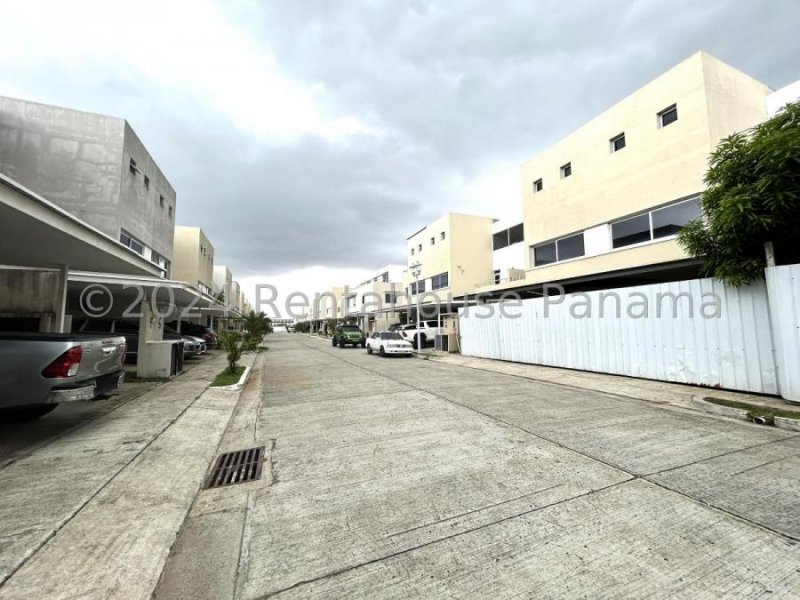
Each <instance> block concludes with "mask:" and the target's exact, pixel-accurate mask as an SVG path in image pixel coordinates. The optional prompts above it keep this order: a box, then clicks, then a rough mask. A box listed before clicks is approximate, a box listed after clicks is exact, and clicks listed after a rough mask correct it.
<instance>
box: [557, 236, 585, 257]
mask: <svg viewBox="0 0 800 600" xmlns="http://www.w3.org/2000/svg"><path fill="white" fill-rule="evenodd" d="M557 243H558V260H560V261H561V260H568V259H570V258H577V257H578V256H583V255H584V254H585V251H584V248H583V234H582V233H579V234H578V235H572V236H570V237H568V238H564V239H561V240H558V242H557Z"/></svg>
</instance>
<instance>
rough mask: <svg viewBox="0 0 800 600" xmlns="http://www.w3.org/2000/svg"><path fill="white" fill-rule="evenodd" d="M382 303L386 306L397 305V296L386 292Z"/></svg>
mask: <svg viewBox="0 0 800 600" xmlns="http://www.w3.org/2000/svg"><path fill="white" fill-rule="evenodd" d="M383 301H384V302H385V303H386V304H396V303H397V294H393V293H391V292H386V293H385V294H384V297H383Z"/></svg>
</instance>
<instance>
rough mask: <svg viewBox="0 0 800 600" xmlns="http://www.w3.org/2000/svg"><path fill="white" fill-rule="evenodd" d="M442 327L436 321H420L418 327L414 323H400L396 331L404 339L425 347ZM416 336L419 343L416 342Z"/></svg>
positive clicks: (434, 338)
mask: <svg viewBox="0 0 800 600" xmlns="http://www.w3.org/2000/svg"><path fill="white" fill-rule="evenodd" d="M442 331H443V328H441V327H439V322H438V321H420V323H419V327H417V324H416V323H408V324H406V325H401V326H400V327H399V328H398V329H397V332H398V333H399V334H400V335H401V336H403V339H404V340H408V341H409V342H411V343H412V344H413V346H414V348H417V347H418V346H420V345H421V346H422V347H425V346H427V345H428V344H433V343H434V341H435V340H436V335H438V334H440V333H442ZM418 338H419V340H421V342H422V343H421V344H419V343H418Z"/></svg>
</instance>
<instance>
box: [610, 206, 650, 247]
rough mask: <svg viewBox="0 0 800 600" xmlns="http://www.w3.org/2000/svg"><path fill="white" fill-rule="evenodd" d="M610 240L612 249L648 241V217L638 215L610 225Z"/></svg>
mask: <svg viewBox="0 0 800 600" xmlns="http://www.w3.org/2000/svg"><path fill="white" fill-rule="evenodd" d="M611 239H612V240H613V242H614V248H620V247H622V246H630V245H631V244H639V243H641V242H648V241H650V217H649V215H646V214H644V215H639V216H638V217H633V218H631V219H625V220H624V221H618V222H617V223H612V224H611Z"/></svg>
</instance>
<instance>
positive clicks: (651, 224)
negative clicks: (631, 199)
mask: <svg viewBox="0 0 800 600" xmlns="http://www.w3.org/2000/svg"><path fill="white" fill-rule="evenodd" d="M700 216H701V214H700V199H699V198H691V199H689V200H684V201H682V202H677V203H675V204H671V205H669V206H665V207H663V208H656V209H655V210H651V211H650V212H648V213H645V214H643V215H637V216H635V217H630V218H628V219H622V220H621V221H617V222H616V223H612V224H611V240H612V245H613V247H614V248H621V247H624V246H631V245H633V244H641V243H642V242H649V241H650V240H655V239H659V238H663V237H668V236H671V235H675V234H677V233H678V232H679V231H680V230H681V228H682V227H683V226H684V225H686V224H687V223H689V221H694V220H695V219H699V218H700Z"/></svg>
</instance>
